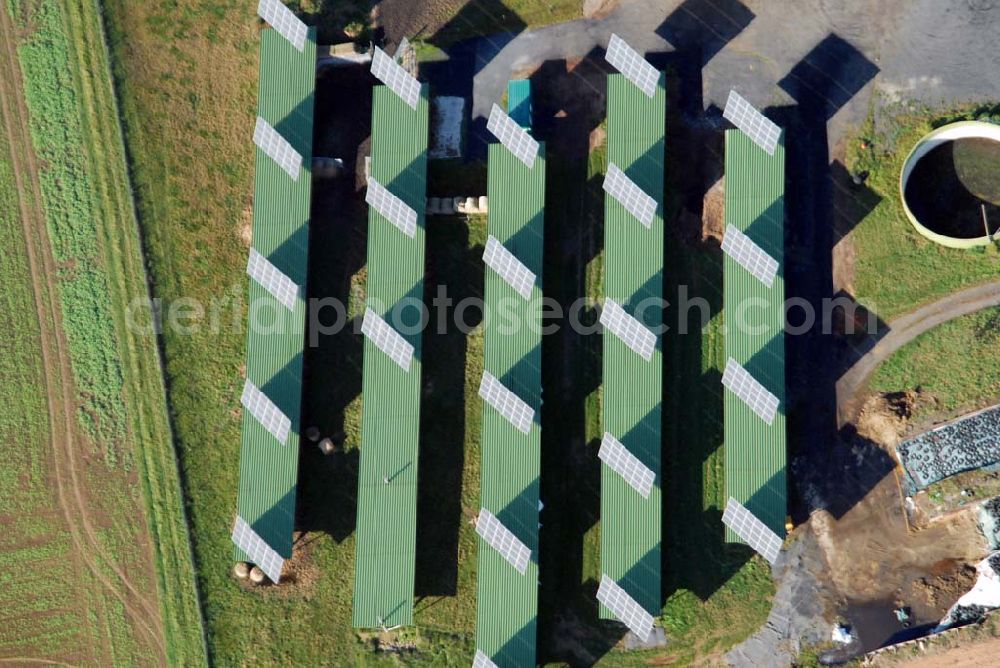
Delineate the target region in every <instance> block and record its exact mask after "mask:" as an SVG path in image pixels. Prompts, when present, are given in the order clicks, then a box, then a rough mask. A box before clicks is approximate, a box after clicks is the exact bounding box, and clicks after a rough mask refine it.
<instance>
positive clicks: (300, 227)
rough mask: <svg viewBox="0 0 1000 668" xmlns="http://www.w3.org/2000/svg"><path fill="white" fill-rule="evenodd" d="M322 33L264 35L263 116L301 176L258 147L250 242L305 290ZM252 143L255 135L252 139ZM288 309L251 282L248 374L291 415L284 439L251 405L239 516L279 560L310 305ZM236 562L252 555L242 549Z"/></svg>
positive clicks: (285, 544) (287, 527) (288, 515)
mask: <svg viewBox="0 0 1000 668" xmlns="http://www.w3.org/2000/svg"><path fill="white" fill-rule="evenodd" d="M315 85H316V34H315V31H314V30H310V31H309V39H307V40H306V45H305V49H304V51H303V52H299V51H298V50H297V49H295V47H293V46H292V45H291V44H289V43H288V41H287V40H285V39H284V38H283V37H281V35H279V34H278V33H277V32H275V31H274V30H265V31H263V32H262V33H261V50H260V92H259V105H258V113H259V114H260V116H261V117H263V118H264V119H265V120H267V121H268V122H269V123H271V125H273V126H274V127H275V128H276V129H277V130H278V131H279V132H280V133H281V134H282V136H283V137H284V138H285V139H287V140H288V141H289V142H290V143H291V144H292V146H293V147H295V150H297V151H298V152H299V153H301V154H302V161H303V164H302V171H301V173H300V174H299V178H298V180H297V181H292V179H291V178H290V177H289V176H288V174H286V173H285V171H284V170H282V169H281V168H280V167H279V166H278V165H277V163H275V162H274V161H273V160H271V158H269V157H267V155H265V154H264V152H263V151H261V150H260V149H257V151H256V163H255V164H256V175H255V184H254V200H253V202H254V206H253V247H254V248H255V249H257V251H258V252H259V253H261V254H262V255H264V256H265V257H267V258H268V259H269V260H270V261H271V262H272V263H273V264H274V265H275V266H277V267H278V269H280V270H281V271H283V272H284V273H285V274H287V275H288V276H289V277H290V278H291V279H292V280H293V281H295V282H296V283H298V284H299V285H300V286H303V287H304V286H305V282H306V261H307V259H308V249H309V204H310V189H311V180H312V177H311V170H310V167H311V162H312V127H313V92H314V89H315ZM248 141H249V138H248ZM301 294H302V293H300V298H299V299H298V300H297V301H296V305H295V310H294V311H291V312H290V311H288V310H287V309H286V308H285V307H284V306H282V305H281V304H280V303H278V301H277V300H275V299H274V298H273V297H272V296H271V295H270V293H268V292H267V291H266V290H264V288H262V287H261V286H260V285H258V284H257V283H256V282H255V281H252V280H251V281H250V298H249V299H250V301H249V304H250V309H249V310H250V326H249V327H248V330H249V332H248V335H247V378H249V379H250V380H251V381H253V383H254V384H255V385H257V387H259V388H260V389H261V390H262V391H263V392H264V393H265V394H266V395H267V396H268V397H269V398H270V399H271V401H273V402H274V403H275V404H277V405H278V407H279V408H281V409H282V411H284V413H285V414H286V415H287V416H288V417H289V418H290V419H291V421H292V428H291V433H290V434H289V435H288V441H287V443H286V444H285V445H282V444H281V443H279V442H278V441H277V440H276V439H275V438H274V437H273V436H272V435H271V434H270V433H269V432H267V431H266V430H265V429H264V427H262V426H261V425H260V423H259V422H257V420H256V419H255V418H254V417H253V416H251V415H250V413H249V412H248V411H246V410H244V411H243V441H242V447H241V449H240V487H239V496H238V499H237V502H236V505H237V512H238V513H239V514H240V516H241V517H243V519H245V520H246V521H247V522H248V523H249V524H250V525H251V526H252V527H253V528H254V530H255V531H256V532H257V533H258V534H260V536H261V537H262V538H263V539H264V540H265V541H267V543H268V544H269V545H270V546H271V547H272V548H274V549H275V550H277V551H278V552H279V553H280V554H281V555H282V556H284V557H286V558H287V557H290V556H291V555H292V530H293V528H294V524H295V488H296V480H297V474H298V462H299V417H300V416H299V412H300V409H301V399H302V345H303V330H304V327H305V303H304V301H303V299H302V298H301ZM235 558H236V559H237V560H240V561H242V560H245V559H247V556H246V555H245V554H243V552H242V551H241V550H239V549H235Z"/></svg>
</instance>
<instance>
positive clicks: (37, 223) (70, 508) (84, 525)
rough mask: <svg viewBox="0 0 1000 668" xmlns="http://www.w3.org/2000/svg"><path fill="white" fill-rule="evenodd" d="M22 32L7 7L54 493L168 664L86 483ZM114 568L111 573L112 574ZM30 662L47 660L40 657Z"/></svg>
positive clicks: (1, 78) (8, 67)
mask: <svg viewBox="0 0 1000 668" xmlns="http://www.w3.org/2000/svg"><path fill="white" fill-rule="evenodd" d="M16 35H17V32H16V29H15V27H14V25H13V23H12V22H11V18H10V16H9V14H8V13H7V11H6V10H4V9H0V119H2V122H3V131H4V133H5V135H6V136H7V138H8V141H9V144H10V156H11V167H12V171H13V174H14V182H15V187H16V188H17V192H18V194H19V197H18V203H19V206H20V213H21V224H22V227H23V230H24V238H25V243H26V246H27V249H28V258H27V260H28V267H29V270H30V272H31V276H32V290H33V292H34V295H35V306H36V309H37V313H38V322H39V327H40V331H41V338H40V341H39V346H40V352H41V356H42V362H43V365H44V371H45V390H46V397H47V401H48V413H49V415H48V420H49V425H50V434H51V441H52V443H51V452H52V461H53V470H52V471H51V473H52V480H53V483H54V487H55V489H54V490H53V491H54V492H55V495H56V500H57V501H58V505H59V508H60V509H61V510H62V513H63V516H64V520H65V523H66V526H67V528H68V530H69V533H70V536H71V539H72V544H73V549H74V553H75V557H76V558H75V559H74V560H73V561H74V565H76V564H82V566H83V567H85V569H86V570H87V571H89V573H90V574H91V575H92V576H93V577H94V578H95V579H96V580H97V581H99V582H100V583H101V585H102V586H103V587H104V588H105V590H106V591H107V592H108V593H109V594H110V595H111V596H112V597H113V598H115V599H117V600H118V601H119V602H120V603H121V605H122V606H123V608H124V609H125V614H126V616H127V618H128V620H129V622H130V623H131V625H132V626H133V627H134V628H135V630H136V635H137V642H138V643H139V644H140V645H142V644H144V645H145V646H146V647H147V648H148V650H149V652H150V658H151V659H152V660H153V661H155V663H157V664H160V665H166V661H167V658H166V644H165V641H164V637H163V623H162V620H161V618H160V608H159V603H158V601H157V598H156V593H155V592H152V593H149V592H141V591H139V590H137V589H136V588H135V587H134V586H133V584H132V582H131V581H130V579H129V577H128V575H127V574H126V573H124V572H123V571H122V570H121V568H120V567H119V565H118V564H117V562H116V561H115V560H114V559H113V558H112V556H111V555H109V554H108V551H107V550H106V549H105V548H104V547H103V545H102V544H101V542H100V541H99V539H98V535H97V532H96V531H95V529H94V525H95V521H94V520H95V517H94V515H93V511H92V509H91V508H89V507H88V503H87V495H86V490H85V488H84V484H83V483H82V479H83V462H82V461H80V460H79V459H78V454H79V452H80V447H79V445H78V444H77V439H78V438H79V436H78V434H77V433H76V429H77V424H76V410H77V402H76V399H75V397H76V392H75V390H74V388H73V380H72V379H73V375H72V368H71V366H70V358H69V349H68V345H67V342H66V337H65V334H64V332H63V330H62V327H61V324H60V323H61V319H60V312H59V303H58V297H57V290H58V286H57V285H56V276H57V270H56V267H55V262H54V260H53V257H52V253H51V246H50V244H49V240H48V232H47V228H46V223H45V218H44V216H43V215H42V212H41V209H40V203H41V201H42V195H41V191H40V189H39V179H38V174H39V169H38V164H37V160H36V158H35V155H34V152H33V149H32V144H31V134H30V131H29V127H28V109H27V106H26V104H25V100H24V97H23V91H22V89H21V81H22V77H21V72H20V69H19V67H18V65H17V63H18V60H17V47H16ZM29 197H30V200H29V199H28V198H29ZM150 558H152V555H150ZM75 567H78V566H75ZM107 571H110V572H111V573H112V575H111V576H109V575H107ZM143 638H145V641H143ZM90 650H91V652H92V653H93V656H92V657H90V659H91V660H90V661H87V663H90V664H92V665H108V664H110V662H111V661H112V658H113V656H114V655H113V653H112V648H111V647H110V646H109V645H108V644H107V642H105V644H104V646H102V647H91V648H90ZM30 661H33V662H46V661H45V660H44V659H41V658H37V659H31V660H30Z"/></svg>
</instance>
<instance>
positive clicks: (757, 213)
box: [724, 130, 786, 541]
mask: <svg viewBox="0 0 1000 668" xmlns="http://www.w3.org/2000/svg"><path fill="white" fill-rule="evenodd" d="M784 196H785V146H784V137H782V141H781V142H780V143H779V145H778V148H777V150H776V151H775V154H774V156H773V157H772V156H769V155H768V154H767V153H766V152H765V151H764V150H763V149H761V148H760V147H758V146H757V145H756V144H754V143H753V142H752V141H751V140H750V138H749V137H747V136H746V135H745V134H743V133H742V132H740V131H739V130H729V131H727V132H726V223H727V224H728V225H733V226H734V227H736V228H737V229H738V230H740V231H742V232H744V233H745V234H747V236H749V237H750V238H751V239H752V240H753V241H754V243H756V244H757V245H758V246H760V247H761V248H763V249H764V250H765V251H767V253H769V254H770V255H771V256H772V257H773V258H775V259H776V260H778V262H779V263H780V265H779V270H778V276H777V277H776V278H775V280H774V284H773V286H772V287H770V288H768V287H767V286H765V285H764V284H763V283H761V282H760V281H758V280H757V279H756V278H754V277H753V276H752V275H751V274H750V273H749V272H748V271H747V270H746V269H744V268H743V267H741V266H740V265H739V264H738V263H737V262H736V261H735V260H732V259H730V258H729V257H728V256H726V258H725V260H724V272H725V307H726V356H727V358H728V357H732V358H733V359H735V360H736V361H737V362H739V363H740V364H742V365H743V366H744V367H745V368H746V369H747V371H749V372H750V373H751V374H752V375H753V376H754V378H756V379H757V380H758V381H759V382H761V383H762V384H763V385H764V386H765V387H766V388H767V389H768V390H770V391H771V392H773V393H774V394H775V395H776V396H777V397H778V399H779V400H780V402H781V404H780V406H779V408H778V414H777V416H776V417H775V419H774V424H772V425H771V426H768V425H767V423H765V422H764V421H763V420H761V419H760V418H759V417H758V416H757V414H756V413H754V412H753V411H752V410H751V409H750V408H749V407H748V406H747V405H746V404H744V403H743V401H741V400H740V399H738V398H737V397H736V396H735V395H734V394H733V393H732V392H729V391H728V390H727V391H726V392H725V433H726V436H725V440H726V495H727V498H728V497H730V496H731V497H732V498H734V499H736V500H737V501H739V502H740V503H742V504H743V505H745V506H746V507H747V509H749V510H750V511H751V512H752V513H753V514H754V515H756V516H757V517H759V518H760V519H761V521H763V522H764V523H765V524H767V525H768V526H769V527H771V529H773V530H774V531H776V532H778V535H781V536H783V535H784V533H785V532H784V525H785V514H786V489H785V463H786V441H785V340H784V300H785V283H784V278H783V268H784V234H785V225H784V221H785V208H784ZM752 303H756V304H759V305H760V307H752V308H744V309H742V310H743V311H745V313H744V314H743V320H744V321H745V325H746V326H741V323H740V322H739V321H738V320H737V319H738V318H739V317H740V312H739V310H740V305H741V304H752ZM757 330H759V331H757ZM726 540H728V541H738V540H739V539H738V538H737V537H736V535H735V534H734V533H732V532H731V531H729V530H728V529H727V530H726Z"/></svg>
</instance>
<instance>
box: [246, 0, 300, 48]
mask: <svg viewBox="0 0 1000 668" xmlns="http://www.w3.org/2000/svg"><path fill="white" fill-rule="evenodd" d="M257 15H258V16H260V17H261V18H262V19H264V20H265V21H267V22H268V23H269V24H270V25H271V27H272V28H274V29H275V30H277V31H278V33H279V34H280V35H281V36H282V37H284V38H285V39H287V40H288V41H289V42H291V43H292V46H294V47H295V48H296V49H298V50H299V51H302V50H303V49H304V48H305V45H306V33H307V32H308V31H309V28H307V27H306V24H305V23H303V22H302V21H300V20H299V18H298V17H297V16H295V14H294V13H293V12H292V10H290V9H289V8H288V7H286V6H285V4H284V3H283V2H281V0H260V2H259V3H258V4H257Z"/></svg>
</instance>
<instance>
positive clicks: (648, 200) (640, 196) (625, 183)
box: [604, 162, 656, 229]
mask: <svg viewBox="0 0 1000 668" xmlns="http://www.w3.org/2000/svg"><path fill="white" fill-rule="evenodd" d="M604 192H606V193H608V194H609V195H611V196H612V197H614V198H615V199H616V200H618V202H619V203H620V204H621V205H622V206H624V207H625V209H626V210H627V211H628V212H629V213H631V214H632V215H633V216H635V217H636V219H637V220H638V221H639V222H640V223H642V224H643V226H644V227H646V229H649V226H650V225H652V224H653V216H655V215H656V200H655V199H653V198H652V197H650V196H649V195H647V194H646V193H645V192H643V190H642V188H640V187H639V186H637V185H636V184H635V182H634V181H633V180H632V179H630V178H629V177H628V176H626V175H625V172H623V171H622V170H620V169H619V168H618V165H616V164H615V163H613V162H612V163H609V164H608V173H607V175H606V176H605V177H604Z"/></svg>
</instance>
